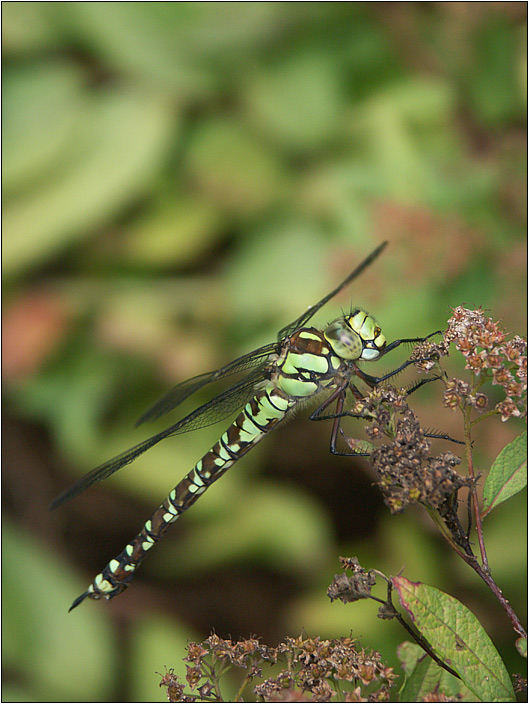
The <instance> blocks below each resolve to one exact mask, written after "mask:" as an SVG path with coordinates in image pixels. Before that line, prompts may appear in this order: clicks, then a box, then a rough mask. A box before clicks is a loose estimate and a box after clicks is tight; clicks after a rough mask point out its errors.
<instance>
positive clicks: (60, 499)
mask: <svg viewBox="0 0 529 704" xmlns="http://www.w3.org/2000/svg"><path fill="white" fill-rule="evenodd" d="M262 379H263V374H262V370H261V369H259V370H254V371H253V372H251V373H250V374H248V375H247V376H246V377H244V379H241V381H240V382H239V383H237V384H235V386H232V387H231V388H230V389H227V390H226V391H224V392H223V393H221V394H219V395H218V396H215V398H213V399H211V401H208V402H207V403H204V404H203V405H202V406H200V407H199V408H197V409H195V410H194V411H193V412H192V413H189V414H188V415H187V416H186V417H185V418H182V420H180V421H179V422H178V423H175V424H174V425H171V426H170V427H169V428H166V429H165V430H162V431H161V432H160V433H157V434H156V435H153V436H152V437H151V438H148V439H147V440H144V441H143V442H141V443H139V444H138V445H135V446H134V447H131V448H130V449H129V450H126V451H125V452H122V453H121V454H120V455H117V456H116V457H114V458H112V459H111V460H108V462H104V463H103V464H101V465H99V467H96V468H95V469H93V470H92V471H91V472H89V473H88V474H85V475H84V477H81V479H79V481H77V482H76V483H75V484H73V485H72V486H70V487H69V488H68V489H66V490H65V491H63V492H62V494H59V496H57V497H56V498H55V499H54V500H53V501H52V502H51V504H50V509H54V508H57V507H58V506H61V504H64V503H66V502H67V501H70V499H73V498H74V497H75V496H78V495H79V494H81V493H82V492H83V491H85V490H86V489H88V488H89V487H91V486H92V484H96V483H97V482H100V481H102V480H103V479H107V478H108V477H110V476H112V474H114V473H115V472H117V471H118V470H119V469H121V468H122V467H125V466H126V465H127V464H130V463H131V462H133V461H134V460H135V459H136V458H137V457H139V456H140V455H142V454H143V453H144V452H146V451H147V450H149V449H150V448H151V447H153V446H154V445H157V444H158V443H159V442H160V441H161V440H164V439H165V438H168V437H171V436H172V435H180V434H181V433H187V432H189V431H191V430H198V429H199V428H205V427H206V426H208V425H213V424H214V423H217V422H218V421H220V420H224V419H225V418H227V417H228V416H229V415H231V414H232V413H234V412H235V411H236V410H237V409H238V408H240V407H241V406H242V405H244V404H245V403H246V402H247V401H248V400H249V399H250V398H251V397H252V396H253V395H254V392H255V386H256V384H257V383H258V382H260V381H262Z"/></svg>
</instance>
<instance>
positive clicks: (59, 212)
mask: <svg viewBox="0 0 529 704" xmlns="http://www.w3.org/2000/svg"><path fill="white" fill-rule="evenodd" d="M33 102H34V101H33ZM16 118H17V115H16V113H15V114H14V115H13V116H12V119H13V120H16ZM78 118H79V119H78V120H77V122H76V124H75V126H72V128H71V134H70V147H69V149H68V150H67V153H64V154H63V160H62V161H61V162H60V163H57V164H55V165H54V167H53V168H50V169H49V171H48V173H46V174H45V176H46V178H45V181H44V183H42V181H41V183H37V184H34V185H33V186H32V187H31V188H29V189H28V190H27V191H25V192H24V193H23V194H21V195H20V196H19V197H17V198H14V197H13V198H10V199H9V201H8V202H7V203H5V204H4V220H3V226H4V238H3V255H4V259H3V264H4V273H6V272H7V273H8V274H15V273H21V271H22V270H24V269H27V268H29V267H31V266H35V265H38V264H41V263H43V262H44V261H46V260H49V259H51V258H52V256H55V255H57V253H58V252H60V251H61V250H63V249H64V248H65V247H66V246H69V245H73V244H75V243H76V242H78V241H79V239H81V238H83V237H87V236H88V235H89V234H90V232H91V231H93V230H94V229H95V228H97V227H99V226H101V225H103V224H104V223H105V222H107V221H108V220H109V219H110V218H111V217H113V216H115V215H116V214H117V213H119V211H120V210H121V209H122V208H123V207H124V206H125V205H127V204H129V203H130V202H131V201H132V200H133V199H134V198H137V197H138V195H139V194H140V193H143V192H144V191H145V190H147V189H148V188H149V187H150V182H151V179H152V175H153V173H155V172H156V170H157V169H158V168H159V167H160V166H161V163H162V160H163V159H164V158H165V157H164V152H165V151H166V149H167V143H168V140H169V139H170V137H171V135H172V134H173V132H174V130H175V123H176V116H175V114H174V111H173V109H172V108H171V106H170V104H169V103H168V101H167V100H166V99H164V98H163V97H162V98H160V97H158V96H156V95H151V94H149V93H146V92H145V91H143V90H141V89H135V90H131V89H125V88H119V87H117V88H114V90H112V91H105V90H100V91H97V93H96V92H94V94H92V95H91V97H90V99H89V100H87V101H86V105H85V109H84V111H83V114H82V115H78ZM43 159H44V157H43ZM13 160H14V158H13ZM19 160H20V161H22V157H21V156H20V157H19ZM24 168H26V167H24ZM17 169H18V170H19V171H20V172H22V166H17V167H15V165H14V164H13V165H12V170H13V172H15V173H17ZM42 178H44V175H41V179H42Z"/></svg>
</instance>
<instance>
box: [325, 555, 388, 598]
mask: <svg viewBox="0 0 529 704" xmlns="http://www.w3.org/2000/svg"><path fill="white" fill-rule="evenodd" d="M340 564H341V566H342V567H343V569H344V570H351V572H352V573H353V574H352V576H351V577H348V576H347V575H346V574H345V572H342V574H336V575H334V580H333V582H332V584H331V585H330V586H329V588H328V589H327V596H328V597H329V598H330V600H331V601H334V600H335V599H340V601H343V603H344V604H348V603H350V602H351V601H358V600H359V599H368V598H369V597H370V596H371V590H372V588H373V587H374V586H375V582H376V579H377V578H376V575H375V573H374V572H373V570H368V571H367V572H366V571H365V569H364V568H363V567H362V566H361V565H360V563H359V562H358V559H357V558H356V557H341V558H340Z"/></svg>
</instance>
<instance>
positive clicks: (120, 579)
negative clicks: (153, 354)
mask: <svg viewBox="0 0 529 704" xmlns="http://www.w3.org/2000/svg"><path fill="white" fill-rule="evenodd" d="M387 244H388V243H387V242H383V243H382V244H380V245H379V246H378V247H377V248H376V249H374V250H373V251H372V252H371V253H370V254H369V255H368V256H367V257H366V258H365V259H364V260H363V261H362V262H361V263H360V264H359V265H358V266H357V267H356V268H355V269H354V270H353V271H352V272H351V273H350V274H349V275H348V276H347V277H346V278H345V279H344V281H342V283H341V284H340V285H339V286H337V287H336V288H335V289H333V290H332V291H331V292H330V293H328V294H327V295H326V296H324V297H323V298H322V299H321V301H319V302H318V303H316V305H313V306H310V307H309V308H308V309H307V310H306V311H305V312H304V313H302V314H301V315H300V316H299V317H298V318H296V319H295V320H294V321H293V322H292V323H290V324H289V325H286V326H285V327H284V328H282V329H281V330H280V331H279V333H278V336H277V341H275V342H272V343H270V344H267V345H264V346H263V347H259V348H258V349H256V350H254V351H253V352H250V353H248V354H245V355H243V356H242V357H239V358H238V359H236V360H234V361H233V362H230V363H229V364H227V365H226V366H224V367H222V368H221V369H218V370H216V371H212V372H207V373H206V374H200V375H199V376H195V377H193V378H191V379H188V380H187V381H184V382H183V383H181V384H178V385H177V386H175V387H174V388H172V389H171V390H170V391H169V392H168V393H166V394H165V395H164V396H162V398H161V399H159V400H158V401H157V402H156V403H155V404H154V405H153V406H152V407H151V408H149V409H148V410H147V411H146V412H145V413H144V414H143V415H142V417H141V418H140V419H139V421H138V423H137V424H138V425H139V424H140V423H144V422H147V421H153V420H155V419H157V418H160V417H161V416H163V415H165V414H166V413H169V412H170V411H172V410H173V409H174V408H176V407H177V406H179V405H180V404H181V403H182V402H183V401H184V400H186V399H187V398H189V397H190V396H192V395H193V394H194V393H196V392H197V391H199V390H200V389H202V388H203V387H204V386H206V385H207V384H210V383H212V382H216V381H219V380H221V379H224V378H226V377H230V376H232V375H235V374H240V373H242V372H246V374H245V375H244V376H243V377H242V378H241V379H240V380H239V381H237V382H236V383H234V384H232V385H231V386H230V387H229V388H228V389H226V390H225V391H223V392H221V393H219V394H218V395H217V396H215V397H214V398H213V399H211V400H210V401H208V402H206V403H204V404H202V405H201V406H199V407H198V408H197V409H195V410H194V411H192V412H191V413H189V414H188V415H186V416H185V417H184V418H182V419H181V420H179V421H178V422H177V423H175V424H173V425H171V426H170V427H168V428H166V429H165V430H162V431H161V432H159V433H157V434H156V435H153V436H152V437H150V438H148V439H147V440H144V441H143V442H141V443H139V444H138V445H135V446H134V447H132V448H130V449H129V450H127V451H126V452H123V453H121V454H120V455H117V457H114V458H113V459H111V460H109V461H107V462H104V463H103V464H101V465H100V466H99V467H96V468H95V469H94V470H92V471H91V472H89V473H88V474H86V475H85V476H84V477H82V478H81V479H79V480H78V481H77V482H76V483H75V484H73V485H72V486H71V487H70V488H68V489H66V490H65V491H64V492H63V493H61V494H60V495H59V496H57V497H56V498H55V499H54V501H53V502H52V503H51V504H50V508H52V509H54V508H57V507H58V506H60V505H62V504H64V503H65V502H66V501H69V500H70V499H73V498H74V497H76V496H78V495H79V494H80V493H81V492H83V491H85V490H86V489H88V488H89V487H91V486H92V485H93V484H95V483H96V482H99V481H102V480H103V479H107V478H108V477H110V476H111V475H112V474H114V473H115V472H117V471H118V470H119V469H121V468H122V467H124V466H126V465H128V464H129V463H130V462H132V461H133V460H135V459H136V458H137V457H139V455H141V454H143V453H144V452H146V451H147V450H149V449H150V448H151V447H153V446H154V445H157V444H158V443H159V442H161V441H162V440H164V439H165V438H168V437H172V436H175V435H179V434H181V433H187V432H190V431H193V430H197V429H199V428H204V427H206V426H209V425H212V424H213V423H216V422H218V421H220V420H224V419H225V418H227V417H229V416H230V415H233V414H234V413H235V412H236V411H237V410H239V409H241V408H242V410H241V411H240V412H239V415H238V416H237V417H236V418H235V420H234V421H233V422H232V423H231V424H230V425H229V427H228V428H227V429H226V431H225V432H224V433H223V434H222V435H221V437H220V438H219V440H218V442H216V443H215V444H214V445H213V447H212V448H211V449H210V450H208V451H207V452H206V453H205V455H203V457H201V459H199V460H198V462H197V463H196V465H195V466H194V467H193V469H191V471H190V472H188V473H187V474H186V476H185V477H184V478H183V479H182V480H181V481H180V482H179V483H178V484H177V485H176V486H175V487H174V489H173V490H172V491H171V493H170V494H169V495H168V496H167V498H166V499H165V501H163V503H161V504H160V505H159V506H158V508H157V509H156V510H155V511H154V513H153V514H152V515H151V516H150V518H149V519H148V520H147V521H146V522H145V524H144V525H143V528H142V529H141V530H140V532H139V533H138V534H137V535H136V536H135V537H134V538H133V539H132V540H131V541H130V542H129V543H128V544H127V545H126V546H125V548H124V550H123V551H122V552H121V553H120V554H119V555H118V556H117V557H115V558H114V559H112V560H110V562H109V563H108V564H107V565H106V567H105V568H104V569H103V570H102V572H100V573H99V574H98V575H97V576H96V577H95V579H94V581H93V582H92V584H90V586H89V587H88V589H87V590H86V591H85V592H84V593H83V594H81V595H80V596H79V597H77V599H75V601H74V602H73V604H72V606H71V607H70V609H69V610H70V611H71V610H72V609H74V608H75V607H76V606H78V605H79V604H80V603H81V602H82V601H84V599H86V598H90V599H101V598H102V597H104V598H105V599H107V600H108V599H113V598H114V597H115V596H117V595H118V594H121V592H123V591H124V590H125V589H126V588H127V587H128V586H129V584H130V582H131V580H132V578H133V576H134V574H135V572H136V570H137V568H138V566H139V565H140V563H141V562H142V561H143V560H144V558H145V557H146V555H147V554H148V552H149V551H150V550H151V548H152V547H153V545H154V544H155V543H156V542H157V541H158V540H160V538H162V537H163V536H164V535H165V533H166V531H167V529H168V528H169V527H170V526H171V525H172V524H173V523H174V522H175V521H176V520H177V519H178V518H180V516H181V515H182V514H183V513H184V511H187V509H188V508H190V507H191V506H192V505H193V504H194V503H195V501H197V499H198V498H199V497H200V496H201V495H202V494H203V493H204V492H205V491H206V490H207V489H208V487H210V486H211V485H212V484H213V483H214V482H216V481H217V480H218V479H220V477H221V476H222V475H223V474H224V473H225V472H226V471H227V470H228V469H229V468H230V467H231V466H232V465H233V464H235V462H237V460H239V459H241V457H244V455H246V454H247V453H248V452H249V451H250V450H251V449H252V448H253V447H255V446H256V445H257V443H258V442H260V441H261V440H262V439H263V438H264V437H265V436H266V435H268V433H269V432H271V431H272V430H274V429H275V428H276V427H277V426H278V425H279V424H280V423H282V422H283V421H284V420H285V419H286V418H288V417H289V416H290V415H291V414H292V413H293V412H294V411H295V410H296V409H297V408H299V407H300V406H303V405H305V404H306V402H307V401H308V400H310V399H313V398H315V397H317V396H320V395H322V394H323V393H324V392H327V397H326V398H325V400H324V401H323V402H322V403H321V404H320V405H319V407H318V408H317V409H316V410H315V411H314V412H313V413H312V414H311V415H310V420H333V425H332V431H331V438H330V450H331V452H332V453H334V454H341V455H343V454H347V455H362V456H367V455H368V454H369V453H367V452H362V451H360V450H359V449H352V451H348V452H344V451H341V450H340V449H339V448H338V447H337V438H338V433H339V431H340V421H341V419H342V418H343V417H344V416H345V415H353V416H354V414H353V413H352V412H350V411H345V412H344V410H343V409H344V404H345V401H346V397H347V394H348V392H349V393H351V394H352V396H353V397H354V398H355V399H357V400H360V399H362V398H364V395H363V394H362V392H361V391H360V390H359V389H358V388H357V386H356V385H355V383H354V381H355V379H356V378H357V379H359V380H361V381H362V382H364V384H366V385H367V387H370V388H375V387H376V386H377V385H378V384H381V383H382V382H384V381H386V380H387V379H390V378H391V377H394V376H395V375H397V374H399V373H400V372H401V371H402V370H403V369H405V368H406V367H407V366H408V365H409V364H411V363H412V362H411V360H407V361H405V362H403V363H402V364H401V365H400V366H399V367H397V368H396V369H394V370H393V371H390V372H388V373H387V374H384V375H382V376H372V375H370V374H368V373H366V372H365V371H364V370H363V369H362V368H361V367H360V364H361V363H363V362H372V361H374V360H378V359H380V358H381V357H383V356H384V355H386V354H388V352H391V351H392V350H394V349H396V348H397V347H399V346H400V345H402V344H405V343H420V342H424V340H426V339H427V338H429V337H431V336H432V335H436V334H438V332H439V331H436V332H435V333H431V334H430V335H428V336H427V337H424V338H420V337H419V338H408V339H398V340H394V341H393V342H391V343H388V342H387V340H386V338H385V337H384V335H383V334H382V331H381V328H380V327H379V326H378V324H377V323H376V321H375V319H374V318H373V317H372V316H371V315H369V314H368V313H367V312H366V311H363V310H360V309H353V308H351V311H350V312H349V313H347V314H344V315H341V316H340V317H339V318H337V319H335V320H334V321H333V322H331V323H329V324H328V325H327V326H325V327H324V328H323V329H318V328H315V327H309V326H307V324H308V322H309V321H310V320H311V318H312V317H313V316H314V315H315V314H316V313H317V312H318V311H319V310H320V308H322V307H323V306H324V305H325V304H326V303H328V302H329V301H330V300H331V299H332V298H334V296H336V295H337V294H338V293H339V292H340V291H342V289H344V288H345V287H346V286H347V285H348V284H350V283H351V282H352V281H353V280H354V279H356V278H357V277H358V276H360V274H361V273H362V272H363V271H364V270H365V269H366V268H367V267H368V266H369V265H371V264H372V263H373V261H374V260H375V259H376V258H377V257H378V256H379V255H380V254H381V253H382V251H383V250H384V249H385V247H386V246H387ZM425 381H426V380H425ZM422 383H424V382H419V384H416V385H415V387H414V388H413V390H416V388H418V386H420V385H422ZM333 403H336V406H335V409H334V412H333V413H329V412H328V410H327V409H328V408H329V406H331V404H333ZM356 417H359V416H356ZM434 437H440V436H439V435H435V436H434Z"/></svg>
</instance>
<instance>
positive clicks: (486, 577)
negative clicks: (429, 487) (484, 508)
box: [428, 407, 527, 638]
mask: <svg viewBox="0 0 529 704" xmlns="http://www.w3.org/2000/svg"><path fill="white" fill-rule="evenodd" d="M461 410H462V412H463V417H464V419H465V424H464V434H465V448H466V458H467V465H468V473H469V476H470V477H472V479H475V473H474V462H473V457H472V438H471V427H472V423H471V420H470V414H471V408H470V407H468V408H466V409H461ZM471 492H472V493H471V497H472V506H473V510H474V515H475V517H476V530H477V533H478V539H479V544H480V550H481V555H482V558H483V556H484V566H483V567H482V565H480V564H479V562H478V560H477V558H476V556H475V555H474V554H473V553H471V554H468V553H466V552H464V551H462V550H460V548H459V546H458V545H457V544H456V543H455V541H454V540H453V538H452V536H451V535H450V533H449V531H448V529H447V528H446V526H445V525H444V523H443V521H442V520H441V518H440V516H438V515H437V513H436V512H435V511H433V510H428V513H429V514H430V516H431V517H432V519H433V521H434V523H435V524H436V525H437V526H438V527H439V529H440V532H441V534H442V535H443V537H444V538H445V539H446V541H447V542H448V543H449V544H450V545H451V547H452V548H453V549H454V550H455V551H456V553H457V554H458V555H459V557H461V559H462V560H464V561H465V562H466V563H467V565H469V566H470V567H472V569H473V570H474V571H475V572H476V573H477V574H478V575H479V577H481V579H482V580H483V581H484V582H485V584H486V585H487V586H488V587H489V589H490V590H491V591H492V593H493V594H494V596H495V597H496V598H497V599H498V601H499V602H500V604H501V605H502V607H503V609H504V610H505V612H506V613H507V615H508V617H509V619H510V621H511V623H512V625H513V628H514V630H515V631H516V633H518V634H519V635H520V636H522V637H523V638H527V632H526V630H525V628H524V627H523V626H522V624H521V622H520V619H519V618H518V616H517V615H516V613H515V611H514V609H513V608H512V606H511V605H510V603H509V601H508V600H507V599H506V598H505V597H504V596H503V592H502V591H501V589H500V588H499V587H498V585H497V584H496V582H495V581H494V580H493V578H492V576H491V574H490V568H489V565H488V562H487V557H486V552H485V544H484V541H483V523H482V521H481V516H480V513H479V506H478V501H477V494H476V487H475V482H473V486H472V488H471Z"/></svg>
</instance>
